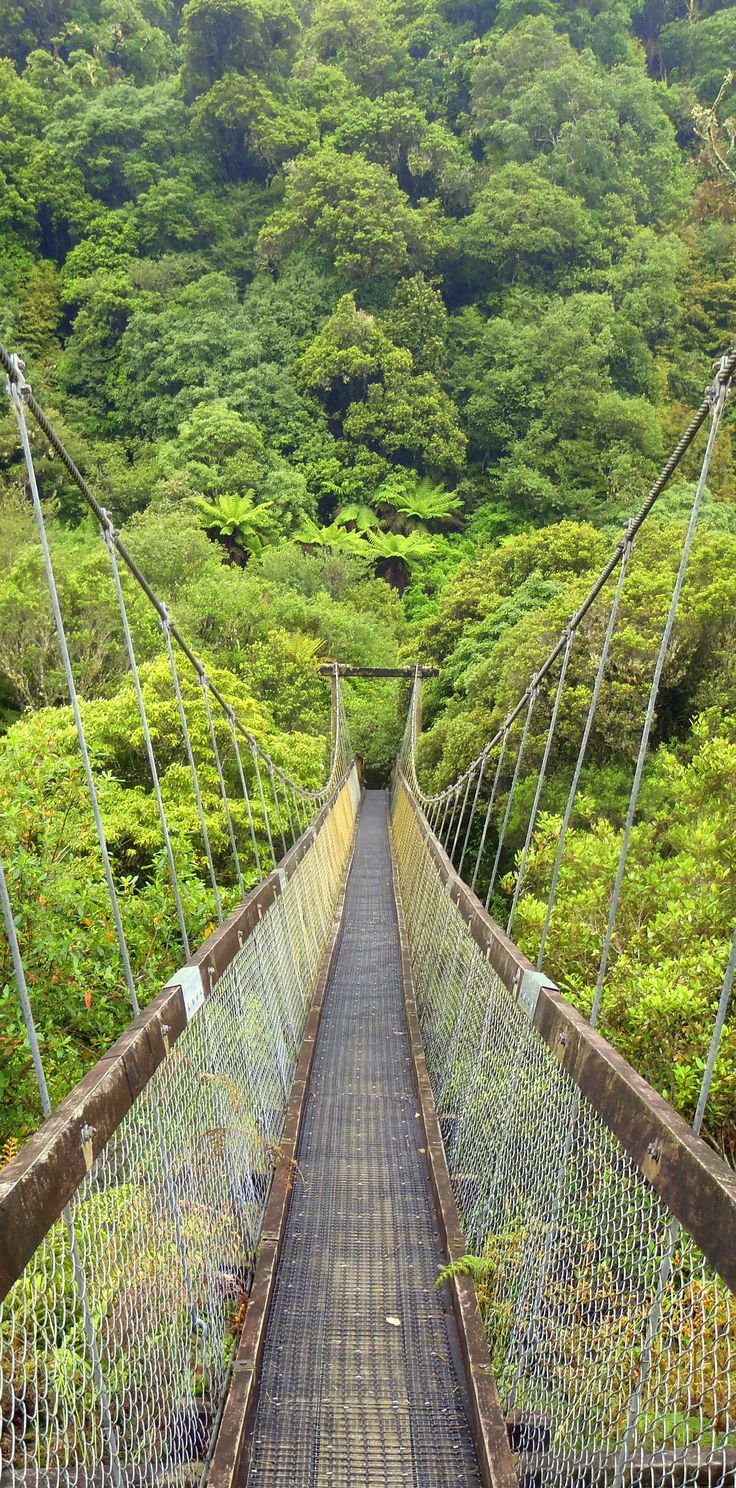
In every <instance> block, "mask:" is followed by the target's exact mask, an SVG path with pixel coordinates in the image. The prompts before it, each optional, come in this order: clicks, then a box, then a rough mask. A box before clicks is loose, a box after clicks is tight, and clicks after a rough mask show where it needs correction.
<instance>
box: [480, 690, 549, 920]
mask: <svg viewBox="0 0 736 1488" xmlns="http://www.w3.org/2000/svg"><path fill="white" fill-rule="evenodd" d="M538 696H539V690H538V686H537V682H536V679H535V680H534V682H533V684H532V687H531V689H530V692H529V702H528V705H527V710H526V717H525V719H524V727H523V729H522V734H521V739H520V741H519V749H518V752H517V755H516V761H515V763H514V773H513V775H512V777H511V786H510V788H509V793H508V796H507V798H506V810H505V811H504V814H503V821H502V823H501V830H500V832H499V834H498V845H497V847H496V856H495V859H494V862H493V868H492V870H491V881H490V883H489V885H488V892H487V894H486V897H485V900H484V904H485V908H486V909H487V908H488V906H489V904H490V902H491V896H492V894H493V890H494V888H495V885H496V875H497V873H498V869H499V866H500V863H501V854H502V852H503V849H504V844H505V842H506V832H507V830H508V825H509V818H510V816H511V808H512V806H513V804H514V796H515V794H516V787H517V785H518V782H519V775H520V774H521V766H522V764H523V762H524V754H525V752H526V741H527V739H528V737H529V725H530V724H531V721H532V714H533V712H534V705H535V703H536V701H537V697H538Z"/></svg>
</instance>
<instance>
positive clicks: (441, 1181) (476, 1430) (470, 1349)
mask: <svg viewBox="0 0 736 1488" xmlns="http://www.w3.org/2000/svg"><path fill="white" fill-rule="evenodd" d="M389 837H390V839H391V844H392V848H391V862H392V877H393V892H394V902H395V905H396V917H397V921H398V928H399V944H400V948H401V974H402V982H403V987H404V1011H405V1016H406V1026H407V1032H408V1036H409V1050H410V1054H411V1062H412V1070H413V1074H414V1085H415V1088H416V1093H417V1101H418V1104H419V1111H420V1117H421V1122H422V1130H423V1132H424V1142H425V1149H426V1157H427V1167H428V1169H429V1178H430V1184H431V1187H432V1192H433V1194H434V1201H435V1206H436V1210H437V1219H438V1221H439V1228H440V1239H441V1241H442V1245H443V1248H444V1251H445V1255H446V1257H447V1260H448V1261H457V1260H459V1259H460V1257H461V1256H463V1255H465V1254H466V1251H467V1246H466V1244H465V1236H464V1234H463V1230H462V1225H461V1223H460V1217H459V1215H458V1212H457V1206H456V1204H455V1196H454V1194H453V1191H452V1184H451V1182H450V1173H449V1169H448V1166H447V1158H446V1155H445V1146H444V1142H443V1140H442V1133H441V1130H440V1124H439V1120H438V1117H437V1109H436V1106H435V1102H434V1096H433V1094H432V1086H431V1083H430V1079H429V1072H428V1069H427V1060H426V1056H425V1053H424V1044H423V1041H422V1035H421V1030H420V1026H419V1014H418V1012H417V1004H416V999H415V996H414V981H413V977H412V971H411V958H410V955H409V939H408V936H407V932H406V922H405V919H404V911H403V906H402V902H401V890H400V886H399V879H398V871H397V863H396V854H395V852H394V850H393V838H392V836H391V832H390V824H389ZM449 1287H450V1295H451V1298H452V1308H453V1312H454V1315H455V1322H456V1325H457V1330H458V1335H459V1339H460V1350H461V1353H462V1357H463V1363H464V1365H465V1374H466V1381H467V1387H468V1395H469V1398H470V1407H471V1412H472V1422H471V1425H472V1432H473V1439H474V1442H475V1450H476V1453H477V1457H478V1466H479V1468H480V1474H481V1479H482V1481H483V1485H484V1488H518V1479H517V1476H516V1471H515V1468H514V1459H513V1455H512V1452H511V1448H510V1446H509V1438H508V1431H507V1429H506V1421H505V1418H504V1414H503V1411H502V1409H501V1402H500V1399H499V1396H498V1390H497V1388H496V1380H495V1376H494V1373H493V1367H492V1365H491V1359H490V1354H489V1352H488V1343H487V1341H486V1336H485V1329H484V1327H483V1318H482V1316H481V1311H480V1306H479V1303H478V1297H477V1294H476V1290H475V1285H474V1283H473V1280H472V1278H471V1277H469V1276H456V1277H453V1278H452V1280H451V1281H450V1283H449Z"/></svg>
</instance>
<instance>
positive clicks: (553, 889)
mask: <svg viewBox="0 0 736 1488" xmlns="http://www.w3.org/2000/svg"><path fill="white" fill-rule="evenodd" d="M633 546H634V544H633V539H631V538H626V539H625V542H624V551H623V553H622V556H621V564H620V567H619V571H618V579H617V582H616V589H615V592H614V596H613V601H612V603H611V609H610V611H609V615H608V624H607V626H606V633H605V636H604V639H603V646H602V648H601V654H600V658H599V661H598V668H597V671H596V675H595V682H594V683H593V691H592V693H591V696H590V702H589V704H588V712H587V714H586V718H585V725H584V728H583V735H582V738H581V740H580V748H579V750H578V755H577V759H576V761H575V768H574V770H573V775H572V780H571V782H570V789H569V792H568V796H567V801H566V803H565V812H564V815H563V818H562V826H561V827H560V835H559V838H558V841H557V851H556V853H555V861H554V866H553V868H552V879H551V882H550V888H549V896H548V899H547V909H546V913H545V917H544V924H543V926H542V934H541V938H540V943H539V953H538V955H537V971H541V970H542V966H543V964H544V952H545V948H546V945H547V937H548V935H549V929H550V922H551V919H552V915H553V913H554V908H555V903H556V899H557V885H558V881H559V877H560V869H561V867H562V858H563V855H564V851H565V843H566V841H567V833H568V830H569V827H570V822H571V820H572V813H573V809H574V806H575V801H576V799H577V793H578V786H579V784H580V776H581V774H582V770H583V765H584V763H585V757H586V754H587V750H588V743H589V740H590V735H591V732H592V729H593V723H594V720H595V716H596V712H597V709H598V699H599V697H600V693H601V688H602V686H603V679H604V677H605V674H606V668H607V666H608V656H609V652H610V649H611V642H612V640H613V635H614V631H615V628H616V621H617V619H618V612H619V608H620V605H621V594H622V592H623V585H624V579H625V578H626V571H627V568H628V563H629V558H630V556H631V552H632V549H633Z"/></svg>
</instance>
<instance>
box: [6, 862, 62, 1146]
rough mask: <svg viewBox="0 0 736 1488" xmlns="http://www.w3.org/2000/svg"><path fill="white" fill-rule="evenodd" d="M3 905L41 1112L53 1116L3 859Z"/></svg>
mask: <svg viewBox="0 0 736 1488" xmlns="http://www.w3.org/2000/svg"><path fill="white" fill-rule="evenodd" d="M0 903H1V904H2V911H3V920H4V921H5V934H6V935H7V937H8V945H9V947H10V955H11V958H12V961H13V971H14V973H15V984H16V987H17V989H18V998H19V1000H20V1006H21V1012H22V1014H23V1022H24V1023H25V1027H26V1034H27V1036H28V1044H29V1048H30V1051H31V1059H32V1060H33V1069H34V1073H35V1076H36V1084H37V1086H38V1093H39V1096H40V1097H41V1110H42V1111H43V1114H44V1116H45V1117H46V1116H50V1115H51V1096H50V1095H49V1087H48V1085H47V1083H46V1075H45V1072H44V1067H43V1059H42V1058H41V1047H40V1045H39V1042H38V1034H37V1032H36V1022H35V1019H34V1016H33V1009H32V1007H31V1000H30V998H29V996H28V984H27V982H26V973H25V968H24V966H23V957H22V956H21V953H20V946H19V944H18V932H17V930H16V928H15V920H14V918H13V909H12V905H11V903H10V895H9V893H8V883H7V879H6V877H5V869H4V867H3V864H2V860H0Z"/></svg>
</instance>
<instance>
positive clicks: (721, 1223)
mask: <svg viewBox="0 0 736 1488" xmlns="http://www.w3.org/2000/svg"><path fill="white" fill-rule="evenodd" d="M393 837H394V845H395V851H396V855H397V861H398V873H399V882H400V886H401V895H402V901H403V905H404V911H405V917H406V922H407V927H408V936H409V946H410V960H411V966H412V975H413V980H414V992H415V997H416V1002H417V1008H418V1013H419V1019H420V1025H421V1030H422V1036H423V1040H424V1046H425V1051H426V1057H427V1066H428V1070H429V1075H430V1080H431V1083H432V1089H433V1095H434V1099H435V1102H436V1106H437V1110H438V1115H439V1120H440V1125H441V1129H442V1133H443V1138H444V1144H445V1150H446V1155H447V1161H448V1166H449V1172H450V1178H451V1182H452V1186H453V1190H454V1194H455V1198H456V1202H457V1205H458V1210H459V1213H460V1217H461V1220H462V1223H463V1226H464V1231H465V1240H466V1244H467V1248H468V1252H469V1257H468V1259H466V1260H465V1261H461V1262H460V1263H459V1264H460V1268H461V1269H467V1270H468V1271H469V1272H470V1274H471V1275H473V1276H474V1277H475V1280H476V1286H477V1289H478V1293H479V1297H480V1300H481V1304H482V1307H483V1311H484V1315H485V1320H486V1328H487V1334H488V1339H489V1345H490V1351H491V1358H492V1363H493V1367H494V1371H495V1375H496V1381H497V1385H498V1389H499V1395H500V1398H501V1403H502V1406H503V1409H504V1411H505V1414H506V1418H507V1424H508V1429H509V1433H510V1437H511V1441H512V1445H513V1446H514V1448H515V1450H516V1454H517V1470H518V1473H519V1478H520V1481H521V1482H522V1483H529V1484H531V1483H535V1484H537V1483H545V1484H549V1485H559V1488H573V1485H574V1488H578V1485H583V1484H585V1485H590V1484H600V1485H606V1488H608V1485H610V1488H622V1485H624V1484H637V1485H641V1488H655V1485H657V1488H659V1485H663V1484H667V1485H674V1484H678V1485H687V1484H693V1485H694V1484H708V1485H710V1488H716V1485H726V1484H732V1483H733V1481H734V1474H735V1473H736V1369H735V1365H736V1302H735V1301H734V1296H733V1288H734V1286H736V1245H735V1244H734V1225H735V1221H736V1180H735V1179H734V1175H733V1173H732V1171H731V1170H730V1169H729V1168H728V1167H727V1165H726V1164H725V1163H724V1162H722V1160H721V1159H720V1158H718V1157H716V1156H715V1154H713V1153H712V1152H711V1150H710V1149H709V1148H708V1147H707V1146H706V1144H705V1143H704V1142H702V1141H701V1140H699V1139H698V1138H696V1137H695V1136H694V1135H693V1133H692V1131H691V1129H690V1128H688V1126H687V1125H686V1123H685V1122H684V1121H683V1120H682V1119H681V1118H680V1117H679V1116H677V1115H676V1114H675V1113H674V1112H673V1111H672V1110H671V1109H670V1108H669V1107H668V1106H667V1104H666V1102H665V1101H664V1100H662V1099H661V1097H659V1096H657V1095H655V1093H654V1092H653V1091H652V1090H650V1089H649V1087H647V1086H646V1084H645V1082H644V1081H643V1080H641V1079H640V1078H639V1077H637V1076H636V1075H635V1074H634V1072H633V1071H632V1070H631V1069H630V1068H629V1067H628V1066H627V1065H626V1063H625V1061H624V1060H623V1059H621V1058H620V1057H618V1056H617V1055H616V1054H615V1052H614V1050H613V1049H611V1048H610V1046H608V1045H607V1044H606V1043H605V1041H604V1040H603V1039H602V1038H601V1037H600V1035H599V1034H597V1033H596V1032H595V1031H594V1030H593V1029H591V1028H590V1026H589V1025H588V1024H587V1023H586V1022H585V1020H584V1019H583V1018H582V1017H581V1015H580V1014H577V1013H575V1012H574V1011H573V1010H572V1009H571V1008H569V1007H568V1005H567V1004H566V1003H565V1002H564V1001H563V999H562V998H561V997H560V996H559V994H558V993H557V992H556V991H555V989H554V988H553V987H551V986H550V985H549V983H548V981H547V979H545V978H544V977H543V976H542V975H540V974H539V973H537V972H536V971H535V970H534V969H533V968H532V966H531V964H530V963H529V962H528V961H527V960H526V959H525V958H524V957H523V956H522V955H521V954H520V953H519V952H518V951H517V950H516V948H515V947H514V946H513V944H512V943H511V942H510V941H509V940H508V938H507V937H506V936H505V935H504V934H503V932H501V931H500V930H499V929H498V927H497V926H496V925H494V924H493V922H492V921H491V920H490V919H489V918H488V916H487V914H486V913H485V911H484V909H483V907H482V905H481V904H480V902H479V901H478V900H477V899H476V898H475V895H474V894H473V893H472V891H470V890H469V889H468V888H467V887H465V886H464V885H462V883H461V882H460V881H459V879H458V878H457V875H456V874H455V872H454V869H453V867H452V864H451V862H450V860H449V858H448V857H447V855H446V854H445V853H444V851H443V850H442V848H441V846H440V844H439V843H438V842H437V839H436V838H435V837H434V835H433V833H432V831H431V829H430V827H429V824H428V823H427V820H426V818H425V817H424V815H423V813H422V812H421V809H420V808H419V806H418V804H417V803H416V801H415V800H414V799H413V795H412V791H411V789H410V786H409V782H408V781H407V779H406V777H405V776H404V775H403V774H402V773H399V776H398V779H397V782H396V786H395V791H394V801H393Z"/></svg>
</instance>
